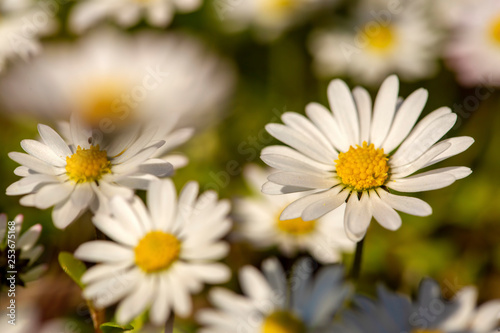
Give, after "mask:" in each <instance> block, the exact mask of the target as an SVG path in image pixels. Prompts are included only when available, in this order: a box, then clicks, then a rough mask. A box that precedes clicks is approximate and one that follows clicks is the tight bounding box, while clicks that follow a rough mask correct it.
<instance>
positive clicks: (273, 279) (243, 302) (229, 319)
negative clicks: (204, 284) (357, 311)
mask: <svg viewBox="0 0 500 333" xmlns="http://www.w3.org/2000/svg"><path fill="white" fill-rule="evenodd" d="M313 270H314V267H313V265H312V261H311V260H310V259H301V260H299V261H298V262H297V263H296V264H295V266H294V267H293V268H292V276H291V277H290V281H289V283H288V282H287V276H286V274H285V272H284V271H283V267H282V266H281V264H280V263H279V261H278V260H277V259H276V258H271V259H267V260H265V261H264V262H263V264H262V271H263V272H262V273H261V272H259V271H258V270H257V269H256V268H255V267H253V266H245V267H243V268H242V269H241V270H240V273H239V280H240V286H241V289H242V291H243V294H244V296H242V295H238V294H235V293H234V292H232V291H229V290H227V289H223V288H214V289H212V290H211V291H210V294H209V300H210V302H211V303H212V304H213V305H214V306H216V307H217V308H218V309H216V310H215V309H202V310H200V311H199V312H198V314H197V316H196V317H197V320H198V321H199V322H200V323H201V324H202V325H204V326H205V327H204V328H201V329H200V331H199V332H200V333H209V332H210V333H227V332H245V333H276V332H280V333H281V332H289V333H306V332H309V333H314V332H316V333H319V332H325V329H327V328H328V326H329V325H330V323H331V320H332V318H333V316H334V315H335V313H336V312H337V311H338V310H339V308H340V307H341V306H342V304H343V302H344V300H345V299H346V298H347V297H348V296H349V294H350V292H351V287H350V285H348V284H346V283H345V282H344V271H343V267H342V266H325V267H323V268H321V269H320V270H319V271H318V272H317V274H316V276H315V277H313V276H312V273H313ZM289 288H290V289H291V290H289Z"/></svg>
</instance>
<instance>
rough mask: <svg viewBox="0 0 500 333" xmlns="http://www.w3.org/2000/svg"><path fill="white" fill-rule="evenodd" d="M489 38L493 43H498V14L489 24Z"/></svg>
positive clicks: (499, 41)
mask: <svg viewBox="0 0 500 333" xmlns="http://www.w3.org/2000/svg"><path fill="white" fill-rule="evenodd" d="M490 34H491V38H492V39H493V41H494V42H495V44H500V16H497V17H496V18H495V19H494V20H493V22H492V24H491V26H490Z"/></svg>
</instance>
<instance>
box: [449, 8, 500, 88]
mask: <svg viewBox="0 0 500 333" xmlns="http://www.w3.org/2000/svg"><path fill="white" fill-rule="evenodd" d="M460 18H461V19H460V20H456V24H455V26H454V27H453V34H452V36H451V38H450V39H449V43H448V45H447V48H446V52H445V53H446V57H447V63H448V65H449V66H450V67H451V68H452V69H454V70H455V71H456V72H457V79H458V80H459V81H460V82H461V83H462V84H464V85H468V86H474V85H487V86H492V85H493V86H499V85H500V70H499V68H500V2H498V1H495V0H483V1H479V2H477V1H474V2H471V3H469V4H468V6H467V5H464V6H462V11H461V16H460Z"/></svg>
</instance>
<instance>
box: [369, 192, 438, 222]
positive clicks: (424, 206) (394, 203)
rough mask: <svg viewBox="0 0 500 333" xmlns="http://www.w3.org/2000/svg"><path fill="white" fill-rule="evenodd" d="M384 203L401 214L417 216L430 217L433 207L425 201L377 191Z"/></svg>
mask: <svg viewBox="0 0 500 333" xmlns="http://www.w3.org/2000/svg"><path fill="white" fill-rule="evenodd" d="M377 193H378V194H379V195H380V198H381V199H382V201H383V202H385V203H386V204H388V205H389V206H391V207H392V208H394V209H396V210H399V211H400V212H403V213H406V214H411V215H415V216H429V215H431V214H432V207H431V206H430V205H429V204H428V203H427V202H425V201H423V200H420V199H418V198H413V197H405V196H401V195H394V194H392V193H389V192H387V191H384V190H380V191H377Z"/></svg>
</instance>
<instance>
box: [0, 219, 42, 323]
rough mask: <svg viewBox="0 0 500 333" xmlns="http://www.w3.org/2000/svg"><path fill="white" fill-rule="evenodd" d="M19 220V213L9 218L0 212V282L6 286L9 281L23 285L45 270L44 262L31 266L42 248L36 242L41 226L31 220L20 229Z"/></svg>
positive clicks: (10, 283)
mask: <svg viewBox="0 0 500 333" xmlns="http://www.w3.org/2000/svg"><path fill="white" fill-rule="evenodd" d="M23 220H24V217H23V215H17V216H16V217H15V218H14V220H12V221H9V220H8V219H7V215H5V214H0V255H1V257H0V278H1V282H0V286H2V285H3V286H6V287H7V289H9V288H11V285H12V284H13V283H14V284H17V285H22V286H24V285H25V283H27V282H30V281H34V280H36V279H38V278H39V277H40V275H42V274H43V273H44V272H45V271H46V270H47V265H45V264H40V265H38V266H35V267H33V264H34V263H35V262H36V261H37V260H38V258H40V255H41V254H42V252H43V246H42V245H36V242H37V241H38V238H39V237H40V233H41V232H42V226H41V225H40V224H35V225H34V226H32V227H30V228H29V229H28V230H26V231H25V232H24V233H21V228H22V224H23ZM8 272H16V273H8ZM12 277H13V278H14V279H12ZM4 319H5V318H4Z"/></svg>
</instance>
